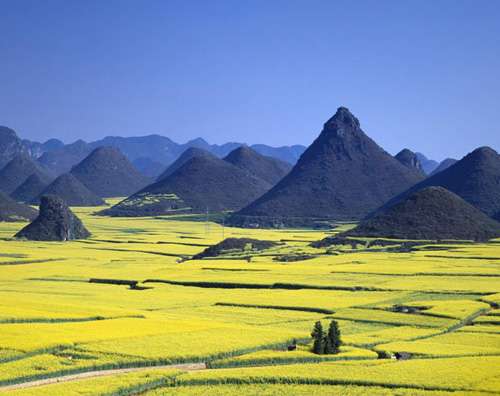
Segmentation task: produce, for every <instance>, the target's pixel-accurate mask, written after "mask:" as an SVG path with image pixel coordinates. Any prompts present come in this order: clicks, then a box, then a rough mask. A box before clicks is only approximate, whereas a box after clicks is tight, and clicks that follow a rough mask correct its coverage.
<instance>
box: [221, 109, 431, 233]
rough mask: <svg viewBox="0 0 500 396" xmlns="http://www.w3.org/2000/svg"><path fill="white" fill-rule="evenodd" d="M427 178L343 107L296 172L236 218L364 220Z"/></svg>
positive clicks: (263, 221) (263, 222) (267, 222)
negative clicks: (382, 145) (367, 131)
mask: <svg viewBox="0 0 500 396" xmlns="http://www.w3.org/2000/svg"><path fill="white" fill-rule="evenodd" d="M421 179H422V176H421V175H419V174H418V172H416V171H414V170H412V169H408V168H407V167H405V166H404V165H402V164H401V163H400V162H399V161H397V160H396V159H395V158H394V157H392V156H391V155H389V154H388V153H386V152H385V151H384V150H382V149H381V148H380V147H379V146H378V145H377V144H376V143H375V142H374V141H373V140H371V139H370V138H369V137H368V136H366V135H365V133H364V132H363V131H362V130H361V128H360V125H359V121H358V120H357V119H356V118H355V117H354V116H353V115H352V114H351V113H350V112H349V110H348V109H346V108H344V107H340V108H339V109H338V110H337V112H336V114H335V115H334V116H333V117H332V118H331V119H330V120H328V121H327V122H326V123H325V125H324V128H323V131H322V132H321V134H320V135H319V137H318V138H317V139H316V140H315V141H314V142H313V143H312V145H311V146H309V148H308V149H307V150H306V151H305V152H304V154H302V156H301V157H300V159H299V161H298V162H297V164H296V165H295V166H294V168H293V169H292V171H291V172H290V173H289V174H288V175H287V176H285V177H284V178H283V179H282V180H281V181H280V182H279V183H278V184H277V185H276V186H274V187H273V188H272V189H271V190H270V191H269V192H267V193H266V194H264V195H263V196H262V197H260V198H259V199H257V200H256V201H255V202H253V203H251V204H250V205H248V206H247V207H245V208H244V209H242V210H241V211H239V212H238V213H236V214H235V215H233V216H232V218H231V219H230V222H231V224H234V225H243V226H245V225H250V224H251V225H253V226H282V225H292V224H293V225H300V224H307V223H310V222H311V221H312V220H314V219H335V220H353V219H360V218H362V217H364V216H365V215H366V214H368V213H369V212H370V211H372V210H374V209H375V208H377V207H379V206H380V205H382V204H383V203H384V202H386V201H387V200H388V199H389V198H391V197H392V196H394V195H396V194H398V193H400V192H401V191H404V190H405V189H407V188H408V187H410V186H412V185H413V184H415V183H417V182H418V181H420V180H421Z"/></svg>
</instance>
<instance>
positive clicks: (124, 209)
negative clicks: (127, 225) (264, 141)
mask: <svg viewBox="0 0 500 396" xmlns="http://www.w3.org/2000/svg"><path fill="white" fill-rule="evenodd" d="M270 187H271V186H270V184H268V183H266V182H265V181H263V180H261V179H258V178H256V177H254V176H252V175H250V174H249V173H248V172H245V171H243V170H241V169H239V168H238V167H236V166H234V165H232V164H230V163H228V162H226V161H223V160H221V159H219V158H217V157H215V156H212V157H209V156H201V157H197V156H195V157H193V158H191V159H189V160H188V161H187V162H186V163H184V164H183V165H182V166H181V167H180V168H178V169H177V170H176V171H175V172H174V173H172V174H171V175H169V176H167V177H166V178H164V179H162V180H160V181H158V182H156V183H154V184H151V185H150V186H147V187H146V188H144V189H143V190H141V191H139V192H138V193H136V194H134V195H132V196H131V197H129V198H127V199H126V200H124V201H122V202H120V203H119V204H118V205H115V206H114V207H112V208H111V209H109V210H106V211H104V214H108V215H112V216H113V215H124V216H145V215H148V216H151V215H161V214H171V213H176V212H180V211H182V212H186V211H192V212H195V213H204V212H205V211H206V210H207V209H208V210H209V211H210V212H220V211H224V210H236V209H239V208H241V207H243V206H244V205H246V204H248V203H249V202H250V201H251V200H253V199H255V198H257V197H258V196H260V195H262V194H263V193H264V192H265V191H267V190H268V189H269V188H270Z"/></svg>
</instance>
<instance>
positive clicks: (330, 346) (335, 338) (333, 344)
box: [325, 320, 342, 354]
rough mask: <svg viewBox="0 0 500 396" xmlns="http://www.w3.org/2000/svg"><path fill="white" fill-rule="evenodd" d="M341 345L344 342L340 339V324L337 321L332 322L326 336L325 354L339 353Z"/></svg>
mask: <svg viewBox="0 0 500 396" xmlns="http://www.w3.org/2000/svg"><path fill="white" fill-rule="evenodd" d="M341 343H342V341H341V339H340V329H339V326H338V323H337V322H336V321H335V320H332V321H331V322H330V326H329V327H328V334H327V335H326V340H325V353H327V354H334V353H339V349H340V344H341Z"/></svg>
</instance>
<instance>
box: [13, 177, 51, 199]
mask: <svg viewBox="0 0 500 396" xmlns="http://www.w3.org/2000/svg"><path fill="white" fill-rule="evenodd" d="M50 181H51V179H49V178H45V177H43V176H41V175H40V174H38V173H33V174H32V175H31V176H30V177H28V178H27V179H26V180H25V181H24V183H23V184H21V185H20V186H19V187H17V188H16V189H15V190H14V192H13V193H12V194H10V196H11V197H12V198H13V199H15V200H16V201H18V202H30V201H32V200H33V199H34V198H35V197H37V196H38V195H39V194H40V193H41V192H42V191H43V190H44V189H45V188H46V187H47V186H48V185H49V184H50Z"/></svg>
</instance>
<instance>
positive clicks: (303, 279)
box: [0, 208, 500, 396]
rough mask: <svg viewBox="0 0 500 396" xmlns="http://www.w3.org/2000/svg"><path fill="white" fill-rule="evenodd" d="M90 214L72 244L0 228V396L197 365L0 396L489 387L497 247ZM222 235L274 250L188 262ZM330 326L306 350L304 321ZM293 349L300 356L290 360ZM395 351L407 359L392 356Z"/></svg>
mask: <svg viewBox="0 0 500 396" xmlns="http://www.w3.org/2000/svg"><path fill="white" fill-rule="evenodd" d="M98 210H100V208H75V212H76V214H77V215H78V216H79V217H80V218H81V219H82V221H83V222H84V223H85V225H86V226H87V227H88V228H89V230H90V231H91V232H92V236H91V238H90V239H88V240H83V241H72V242H66V243H58V242H50V243H49V242H30V241H17V240H14V239H12V235H14V234H15V232H16V231H17V230H19V229H20V228H21V227H22V226H23V225H24V224H22V223H0V392H1V391H2V387H4V386H7V385H12V384H17V383H24V382H26V381H32V380H37V379H43V378H51V377H60V376H64V375H69V374H74V373H81V372H87V371H94V370H98V371H99V370H109V369H120V368H144V367H148V366H160V365H168V364H174V363H191V362H193V363H194V362H203V363H206V364H207V366H208V368H207V369H206V370H200V371H194V372H184V371H183V370H182V369H179V370H173V369H172V370H166V369H152V370H143V371H138V372H129V373H120V372H116V374H113V375H110V376H107V377H101V378H89V379H81V380H78V381H72V382H65V383H60V384H52V385H43V386H39V387H36V388H30V387H28V388H26V389H18V390H9V391H8V392H6V394H13V395H53V394H57V395H66V394H67V395H76V394H78V395H102V394H106V395H112V394H120V395H124V394H133V393H134V392H146V393H145V394H147V395H151V396H152V395H167V394H168V395H170V394H172V395H230V394H234V393H240V394H249V395H252V394H254V395H289V394H297V395H305V394H339V395H365V394H373V395H392V394H400V395H414V394H421V395H448V394H452V393H453V394H482V395H486V394H492V393H495V392H496V393H499V392H500V377H499V375H498V371H499V370H498V367H500V366H499V365H500V320H499V318H500V315H499V312H500V310H499V309H498V304H500V243H499V241H498V240H497V241H492V242H490V243H482V244H472V243H461V244H455V245H454V244H446V245H439V246H433V245H428V246H425V248H422V247H418V248H417V249H416V250H414V251H412V252H408V253H391V252H386V251H384V250H383V249H380V248H377V249H373V250H371V251H366V249H364V246H359V249H355V250H353V249H351V248H350V247H349V248H347V247H341V248H339V249H336V248H321V249H319V248H312V247H311V246H309V244H310V242H312V241H316V240H319V239H322V238H324V237H325V236H328V235H332V234H333V233H334V232H337V231H338V230H334V231H322V230H293V229H283V230H257V229H238V228H229V227H222V226H221V225H219V224H216V223H213V222H210V223H208V224H206V223H204V222H200V221H194V220H195V219H193V218H192V216H189V215H185V216H176V217H175V218H169V217H156V218H106V217H101V216H97V215H95V212H96V211H98ZM342 227H343V228H348V227H350V225H343V226H342ZM342 227H341V228H340V229H342ZM227 237H248V238H256V239H261V240H272V241H275V242H278V243H279V244H278V246H276V247H273V248H271V249H269V250H265V251H262V252H257V253H252V254H251V257H249V258H248V257H246V256H247V255H241V254H238V253H234V252H233V253H228V254H226V255H223V256H221V257H217V258H213V259H204V260H191V259H190V258H191V256H192V255H194V254H196V253H199V252H201V251H202V250H204V249H205V248H206V247H208V246H210V245H213V244H215V243H217V242H219V241H221V240H222V239H223V238H227ZM283 257H291V258H294V257H299V259H297V260H296V261H295V260H293V259H292V260H284V259H283ZM92 278H100V279H115V280H127V281H136V282H137V285H138V287H137V288H129V287H128V286H126V285H114V284H104V283H91V282H89V280H90V279H92ZM331 319H336V320H337V322H338V324H339V327H340V331H341V334H342V339H343V343H344V344H343V346H342V347H341V352H340V353H339V354H338V355H325V356H318V355H315V354H313V353H312V352H311V351H310V348H311V339H310V332H311V329H312V326H313V325H314V323H315V322H316V321H321V322H322V323H323V326H325V327H326V326H328V323H329V321H330V320H331ZM292 340H295V341H296V342H297V343H298V347H297V350H295V351H288V350H287V346H288V345H290V344H291V343H292ZM403 352H405V354H404V356H405V359H408V360H404V361H402V360H397V359H395V358H394V357H395V356H400V354H401V353H403Z"/></svg>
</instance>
